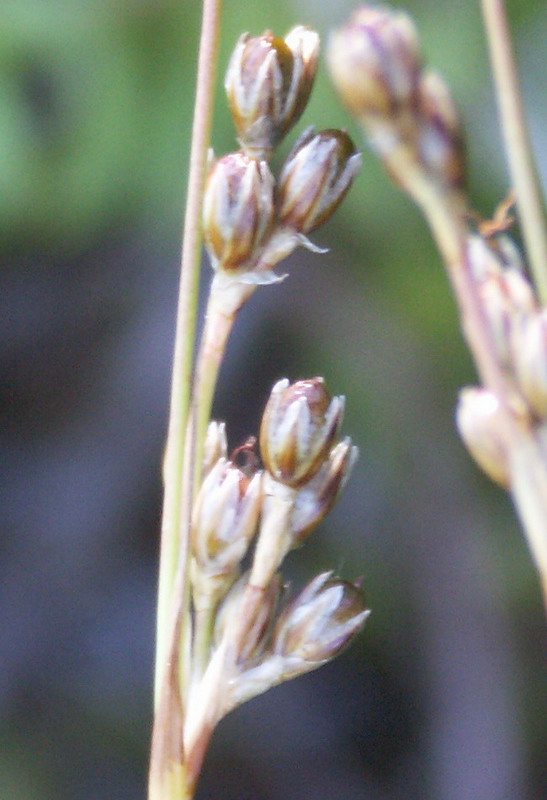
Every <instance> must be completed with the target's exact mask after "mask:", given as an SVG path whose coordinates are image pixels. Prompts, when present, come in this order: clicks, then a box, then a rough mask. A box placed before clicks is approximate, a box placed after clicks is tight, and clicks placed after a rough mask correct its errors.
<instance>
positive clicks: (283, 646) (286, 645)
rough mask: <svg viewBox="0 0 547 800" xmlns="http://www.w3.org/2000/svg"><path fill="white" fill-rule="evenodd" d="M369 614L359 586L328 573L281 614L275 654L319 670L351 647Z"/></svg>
mask: <svg viewBox="0 0 547 800" xmlns="http://www.w3.org/2000/svg"><path fill="white" fill-rule="evenodd" d="M368 614H369V611H367V610H366V609H365V607H364V598H363V593H362V591H361V590H360V589H359V588H358V586H356V585H355V584H353V583H348V582H347V581H342V580H340V579H339V578H336V577H334V576H333V573H332V572H324V573H322V574H321V575H318V576H317V577H316V578H314V579H313V580H312V581H311V582H310V583H309V584H308V585H307V586H306V587H305V589H304V590H303V591H302V592H301V593H300V594H299V595H298V597H296V598H295V599H294V600H293V602H292V603H290V604H289V605H288V606H287V607H286V608H285V609H284V611H283V612H282V613H281V614H280V616H279V619H278V621H277V624H276V627H275V631H274V641H273V652H274V653H275V654H280V655H282V656H283V657H285V658H288V659H291V660H293V659H295V660H298V661H301V662H305V663H306V664H309V663H310V662H311V663H312V664H313V665H314V666H319V665H320V664H322V663H324V662H325V661H329V660H330V659H331V658H334V657H335V656H336V655H338V653H339V652H340V651H341V650H342V649H343V648H344V647H346V645H348V644H349V642H350V641H351V639H352V638H353V637H354V636H355V634H356V633H357V631H358V630H359V629H360V628H361V627H362V626H363V624H364V622H365V620H366V618H367V616H368Z"/></svg>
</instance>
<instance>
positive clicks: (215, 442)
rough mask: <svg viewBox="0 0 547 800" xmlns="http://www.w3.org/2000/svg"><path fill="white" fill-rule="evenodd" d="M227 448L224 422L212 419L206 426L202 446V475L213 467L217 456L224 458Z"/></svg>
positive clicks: (217, 458)
mask: <svg viewBox="0 0 547 800" xmlns="http://www.w3.org/2000/svg"><path fill="white" fill-rule="evenodd" d="M227 450H228V443H227V441H226V423H225V422H215V421H214V420H212V421H211V422H210V423H209V425H208V426H207V435H206V437H205V443H204V446H203V473H204V475H206V474H207V473H208V472H209V471H210V470H211V469H212V468H213V467H214V465H215V464H216V463H217V461H218V460H219V458H226V452H227Z"/></svg>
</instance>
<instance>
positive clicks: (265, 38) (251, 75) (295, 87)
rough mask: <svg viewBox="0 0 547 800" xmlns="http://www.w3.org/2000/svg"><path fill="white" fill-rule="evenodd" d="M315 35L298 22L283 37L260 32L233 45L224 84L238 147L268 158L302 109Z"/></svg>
mask: <svg viewBox="0 0 547 800" xmlns="http://www.w3.org/2000/svg"><path fill="white" fill-rule="evenodd" d="M318 52H319V37H318V35H317V34H316V33H315V32H314V31H311V30H309V29H308V28H305V27H303V26H299V27H297V28H294V29H293V30H292V31H291V32H290V33H289V34H288V35H287V36H286V37H285V39H281V38H280V37H278V36H274V35H273V33H272V32H271V31H265V32H264V33H263V34H262V36H253V37H250V36H249V34H244V35H243V36H242V37H241V38H240V39H239V42H238V43H237V45H236V48H235V50H234V52H233V55H232V58H231V60H230V64H229V66H228V70H227V72H226V79H225V88H226V93H227V96H228V103H229V105H230V109H231V112H232V116H233V119H234V124H235V127H236V130H237V133H238V136H239V140H240V142H241V146H242V147H243V148H244V149H245V150H247V151H249V152H251V153H253V154H255V155H261V156H263V157H268V155H269V152H270V151H271V149H272V148H273V147H274V146H275V145H276V144H277V143H278V142H279V141H280V140H281V139H282V138H283V136H284V135H285V134H286V133H287V131H288V130H289V128H291V127H292V126H293V125H294V123H295V122H296V121H297V119H298V118H299V117H300V115H301V113H302V111H303V110H304V108H305V106H306V103H307V102H308V98H309V95H310V92H311V89H312V85H313V81H314V78H315V72H316V68H317V57H318Z"/></svg>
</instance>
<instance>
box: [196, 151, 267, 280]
mask: <svg viewBox="0 0 547 800" xmlns="http://www.w3.org/2000/svg"><path fill="white" fill-rule="evenodd" d="M273 189H274V180H273V176H272V174H271V172H270V170H269V167H268V165H267V163H266V162H265V161H259V160H256V159H254V158H250V157H249V156H247V155H245V154H244V153H241V152H237V153H229V154H228V155H225V156H223V157H222V158H220V159H218V160H217V161H215V162H214V164H213V166H212V168H211V171H210V173H209V177H208V179H207V185H206V188H205V195H204V198H203V233H204V239H205V245H206V247H207V250H208V252H209V256H210V258H211V262H212V265H213V267H214V269H217V270H225V271H228V272H234V271H238V270H242V269H244V268H245V266H246V265H247V267H249V262H251V267H252V260H253V257H256V255H257V253H258V250H259V248H260V246H261V244H262V243H263V241H264V239H265V238H266V236H267V234H268V232H269V230H270V227H271V225H272V221H273V213H274V202H273Z"/></svg>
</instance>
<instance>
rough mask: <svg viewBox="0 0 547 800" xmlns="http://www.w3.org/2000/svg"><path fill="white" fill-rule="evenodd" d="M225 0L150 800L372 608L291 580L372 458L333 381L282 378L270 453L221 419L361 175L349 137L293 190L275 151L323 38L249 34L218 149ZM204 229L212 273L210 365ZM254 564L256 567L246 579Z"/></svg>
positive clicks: (188, 345) (173, 454)
mask: <svg viewBox="0 0 547 800" xmlns="http://www.w3.org/2000/svg"><path fill="white" fill-rule="evenodd" d="M219 6H220V1H219V0H205V2H204V15H203V27H202V38H201V46H200V60H199V65H198V89H197V95H196V111H195V123H194V131H193V140H192V152H191V166H190V177H189V193H188V202H187V212H186V221H185V234H184V244H183V257H182V270H181V290H180V298H179V312H178V318H177V334H176V340H175V357H174V367H173V384H172V386H173V388H172V395H171V409H170V421H169V431H168V439H167V447H166V454H165V462H164V482H165V499H164V510H163V522H162V542H161V553H160V576H159V594H158V618H157V654H156V683H155V714H154V729H153V735H152V752H151V764H150V777H149V798H150V800H188V798H191V797H193V795H194V791H195V786H196V782H197V779H198V776H199V773H200V769H201V765H202V761H203V758H204V755H205V752H206V749H207V746H208V743H209V740H210V737H211V735H212V733H213V730H214V728H215V726H216V725H217V723H218V722H219V721H220V720H221V719H222V717H223V716H225V715H226V714H227V713H228V712H229V711H230V710H232V709H233V708H235V707H236V706H238V705H239V704H241V703H242V702H244V701H245V700H248V699H250V698H252V697H254V696H255V695H257V694H260V693H261V692H264V691H266V690H267V689H268V688H270V687H271V686H274V685H276V684H278V683H281V682H282V681H285V680H288V679H289V678H291V677H295V676H297V675H301V674H303V673H305V672H308V671H310V670H312V669H315V668H317V667H319V666H321V664H324V663H325V662H327V661H329V660H330V659H332V658H334V657H335V656H336V655H337V654H338V653H339V652H340V651H341V650H342V649H343V648H344V647H345V646H346V645H347V644H349V642H350V641H351V640H352V638H353V637H354V636H355V635H356V633H357V632H358V631H359V630H360V629H361V627H362V626H363V624H364V622H365V620H366V617H367V615H368V611H367V610H366V608H365V605H364V599H363V594H362V591H361V588H360V584H359V582H355V583H351V582H348V581H345V580H342V579H340V578H338V577H337V576H336V575H334V574H333V573H332V572H327V573H324V574H322V575H319V576H317V577H316V578H314V579H312V580H311V582H310V583H309V584H308V586H307V587H305V588H304V589H303V590H302V591H301V592H300V594H298V595H296V596H295V597H293V598H291V596H290V595H291V593H290V592H288V591H287V590H286V589H285V588H284V586H283V580H282V577H281V575H280V572H279V569H280V567H281V565H282V562H283V560H284V558H285V556H286V555H287V554H288V553H289V552H290V551H291V550H293V549H294V548H295V547H298V546H300V545H301V544H302V543H303V542H304V541H305V540H306V538H307V537H308V536H309V535H310V533H311V532H312V530H313V528H314V527H315V526H316V525H317V524H318V523H319V522H320V521H321V520H322V519H323V518H324V517H325V515H326V514H327V513H328V511H329V510H330V509H331V508H332V506H333V505H334V503H335V502H336V500H337V498H338V496H339V494H340V492H341V490H342V489H343V487H344V484H345V483H346V480H347V479H348V477H349V474H350V472H351V469H352V466H353V464H354V462H355V459H356V457H357V448H356V447H355V446H354V445H353V444H352V443H351V440H350V439H349V438H347V437H346V438H343V439H341V438H340V426H341V423H342V416H343V410H344V398H343V397H340V396H334V397H332V396H331V395H330V393H329V392H328V390H327V388H326V385H325V381H324V380H323V378H320V377H314V378H311V379H308V380H298V381H294V382H290V381H289V380H287V379H282V380H280V381H278V382H277V383H276V384H275V386H274V387H273V389H272V393H271V395H270V399H269V401H268V403H267V406H266V409H265V411H264V416H263V418H262V423H261V427H260V433H259V442H260V443H259V446H257V439H256V438H255V437H253V436H250V437H249V439H248V440H247V441H246V442H244V443H243V444H242V445H241V446H240V447H238V448H236V449H235V450H234V451H233V452H232V453H229V451H228V445H227V434H226V429H225V426H224V424H223V423H219V422H216V421H211V419H210V415H211V406H212V400H213V395H214V391H215V386H216V380H217V375H218V371H219V368H220V365H221V362H222V359H223V356H224V352H225V347H226V343H227V340H228V336H229V334H230V330H231V328H232V326H233V323H234V321H235V319H236V317H237V313H238V311H239V309H240V308H241V307H242V306H243V305H244V303H245V302H246V301H247V300H248V299H249V298H250V297H251V295H252V294H253V293H254V292H255V290H256V289H257V288H258V287H260V286H267V285H268V284H272V283H276V282H278V281H280V280H283V279H284V278H285V277H286V276H285V275H279V274H278V273H276V272H275V267H276V265H277V264H278V263H279V262H280V261H281V260H282V259H283V258H285V257H286V256H287V255H289V254H290V253H291V252H293V250H295V249H296V248H297V247H300V246H302V247H306V248H308V249H310V250H312V251H314V252H322V250H321V248H319V247H317V246H316V245H315V244H314V243H313V242H312V241H310V239H309V238H308V235H309V234H310V233H312V232H313V231H314V230H315V229H316V228H317V227H319V226H320V225H321V224H322V223H323V222H325V221H326V220H327V219H328V218H329V217H330V216H331V214H332V213H333V212H334V211H335V209H336V208H337V207H338V205H339V204H340V203H341V201H342V199H343V197H344V196H345V194H346V193H347V191H348V190H349V188H350V186H351V183H352V180H353V178H354V177H355V175H356V174H357V172H358V170H359V166H360V159H361V157H360V154H359V153H358V152H357V151H356V149H355V147H354V145H353V142H352V141H351V139H350V137H349V136H348V134H347V133H346V132H345V131H340V130H334V129H327V130H323V131H315V130H314V129H313V128H308V129H307V130H305V131H304V133H303V134H302V135H301V136H300V137H299V138H298V139H297V141H296V143H295V144H294V146H293V148H292V150H291V151H290V153H289V155H288V156H287V158H286V161H285V163H284V164H283V166H282V168H281V170H280V172H279V175H278V177H277V178H276V177H275V176H274V174H273V172H272V170H271V167H270V159H271V156H272V154H273V152H274V149H275V147H276V146H277V145H278V144H279V143H280V142H281V141H282V140H283V138H284V137H285V136H286V135H287V133H288V132H289V131H290V129H291V128H293V127H294V125H295V124H296V122H297V121H298V119H299V117H300V115H301V113H302V111H303V110H304V108H305V106H306V104H307V101H308V98H309V95H310V92H311V89H312V86H313V82H314V78H315V72H316V68H317V62H318V54H319V37H318V36H317V34H316V33H315V32H313V31H311V30H309V29H308V28H306V27H303V26H298V27H296V28H294V29H293V30H292V31H291V32H290V33H289V34H288V35H287V36H285V37H284V38H280V37H278V36H275V35H274V34H273V33H272V32H270V31H266V32H265V33H263V34H262V35H261V36H251V35H249V34H244V35H243V36H242V37H241V38H240V40H239V41H238V43H237V44H236V47H235V50H234V52H233V55H232V57H231V59H230V62H229V66H228V69H227V73H226V78H225V88H226V93H227V98H228V104H229V107H230V110H231V113H232V118H233V121H234V126H235V129H236V134H237V138H238V143H239V148H238V149H237V150H235V151H234V152H232V153H228V154H226V155H221V156H218V157H217V156H215V155H214V154H213V153H211V152H209V151H208V141H209V127H210V118H211V96H212V90H213V79H214V63H215V57H216V51H217V37H218V30H219ZM200 229H201V230H202V233H203V241H204V243H205V247H206V250H207V253H208V256H209V260H210V263H211V266H212V269H213V277H212V281H211V284H210V288H209V297H208V301H207V307H206V311H205V322H204V326H203V333H202V336H201V341H200V342H199V345H198V347H197V354H196V356H195V358H194V353H193V351H194V330H195V316H196V296H197V274H198V266H199V241H200V236H199V233H200ZM243 562H245V565H244V564H243Z"/></svg>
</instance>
